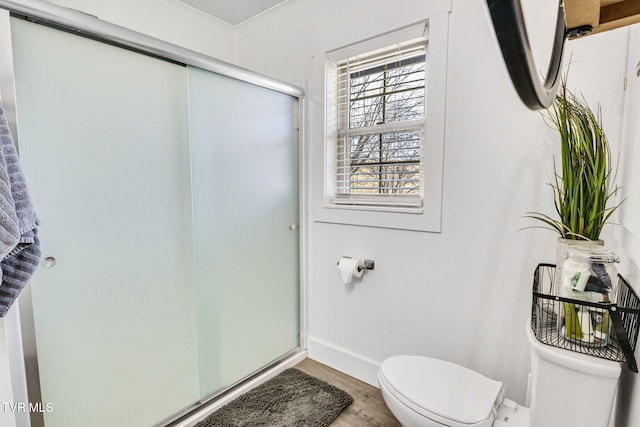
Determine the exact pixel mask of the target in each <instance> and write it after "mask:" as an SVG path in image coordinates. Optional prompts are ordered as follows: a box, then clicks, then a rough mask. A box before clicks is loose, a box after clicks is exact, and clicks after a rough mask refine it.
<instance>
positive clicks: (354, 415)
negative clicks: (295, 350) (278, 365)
mask: <svg viewBox="0 0 640 427" xmlns="http://www.w3.org/2000/svg"><path fill="white" fill-rule="evenodd" d="M294 367H295V368H296V369H299V370H301V371H302V372H305V373H307V374H309V375H311V376H314V377H316V378H318V379H320V380H322V381H324V382H326V383H329V384H331V385H333V386H335V387H338V388H340V389H342V390H344V391H346V392H347V393H349V394H350V395H351V397H353V403H352V404H351V405H349V406H348V407H347V408H346V409H345V410H344V411H342V413H341V414H340V415H339V416H338V418H336V419H335V421H334V422H333V423H331V427H367V426H376V427H400V423H399V422H398V420H396V419H395V417H394V416H393V414H391V412H389V409H388V408H387V405H385V403H384V400H383V399H382V394H380V390H378V389H377V388H375V387H372V386H370V385H369V384H367V383H364V382H362V381H360V380H357V379H355V378H353V377H350V376H349V375H346V374H343V373H342V372H340V371H337V370H335V369H333V368H330V367H328V366H325V365H323V364H321V363H318V362H316V361H315V360H312V359H305V360H303V361H302V362H300V363H299V364H297V365H296V366H294Z"/></svg>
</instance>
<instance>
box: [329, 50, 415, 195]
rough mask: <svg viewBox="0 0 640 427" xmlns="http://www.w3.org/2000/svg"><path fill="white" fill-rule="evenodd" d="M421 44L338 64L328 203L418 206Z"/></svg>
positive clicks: (368, 54)
mask: <svg viewBox="0 0 640 427" xmlns="http://www.w3.org/2000/svg"><path fill="white" fill-rule="evenodd" d="M426 57H427V40H426V39H425V38H419V39H415V40H412V41H409V42H406V43H401V44H396V45H394V46H392V47H389V48H386V49H379V50H376V51H373V52H369V53H366V54H363V55H358V56H354V57H351V58H348V59H346V60H344V61H339V62H336V63H335V64H334V65H335V69H334V74H333V75H334V76H335V82H334V83H333V85H334V86H333V87H334V91H335V98H334V99H333V102H334V105H335V110H334V113H335V128H336V157H337V158H336V172H335V174H336V180H335V194H334V199H333V202H334V203H336V204H350V205H374V206H375V205H379V206H403V207H419V206H422V194H423V189H422V181H423V178H422V177H423V173H422V164H423V162H422V141H423V135H424V126H425V96H426V91H425V83H426Z"/></svg>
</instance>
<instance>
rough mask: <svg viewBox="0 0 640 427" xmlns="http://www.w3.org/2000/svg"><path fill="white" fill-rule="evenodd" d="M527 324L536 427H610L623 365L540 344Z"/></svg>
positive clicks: (533, 418) (531, 388)
mask: <svg viewBox="0 0 640 427" xmlns="http://www.w3.org/2000/svg"><path fill="white" fill-rule="evenodd" d="M530 324H531V323H530V322H529V323H528V324H527V338H528V341H529V348H530V350H531V377H530V384H529V387H530V390H529V393H528V397H529V402H527V404H528V406H529V408H530V413H531V426H532V427H550V426H566V427H573V426H575V427H602V426H606V425H608V424H609V418H610V416H611V408H612V406H613V399H614V396H615V393H616V389H617V386H618V378H619V377H620V371H621V367H620V363H619V362H614V361H611V360H605V359H600V358H597V357H593V356H588V355H586V354H581V353H576V352H572V351H569V350H564V349H560V348H556V347H552V346H549V345H546V344H542V343H541V342H539V341H538V340H537V339H536V337H535V336H534V334H533V332H532V331H531V327H530Z"/></svg>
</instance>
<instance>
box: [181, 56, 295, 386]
mask: <svg viewBox="0 0 640 427" xmlns="http://www.w3.org/2000/svg"><path fill="white" fill-rule="evenodd" d="M189 109H190V111H189V114H190V140H191V159H192V160H191V164H192V170H193V202H194V231H195V234H194V244H195V246H194V247H195V280H196V289H197V296H198V327H199V328H198V341H199V343H200V349H199V360H200V387H201V395H202V397H203V398H205V397H207V396H209V395H211V394H213V393H215V392H217V391H219V390H221V389H222V388H224V387H227V386H229V385H231V384H233V383H235V382H237V381H239V380H241V379H242V378H244V377H246V376H248V375H249V374H251V373H253V372H254V371H256V370H258V369H260V368H262V367H264V366H265V365H268V364H269V363H271V362H272V361H274V360H275V359H277V358H279V357H280V356H282V355H284V354H286V353H288V352H289V351H291V350H293V349H295V348H296V347H297V346H298V345H299V320H298V312H299V291H298V289H299V268H298V265H299V255H298V253H299V252H298V238H299V233H298V227H297V224H298V128H297V127H298V100H297V98H293V97H291V96H289V95H284V94H281V93H278V92H274V91H271V90H269V89H264V88H261V87H257V86H254V85H251V84H248V83H244V82H240V81H238V80H234V79H232V78H229V77H224V76H221V75H218V74H215V73H211V72H207V71H203V70H200V69H197V68H189Z"/></svg>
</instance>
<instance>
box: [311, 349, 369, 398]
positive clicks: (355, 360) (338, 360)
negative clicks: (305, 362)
mask: <svg viewBox="0 0 640 427" xmlns="http://www.w3.org/2000/svg"><path fill="white" fill-rule="evenodd" d="M307 346H308V347H307V352H308V354H309V358H310V359H313V360H316V361H318V362H320V363H322V364H324V365H327V366H330V367H332V368H333V369H337V370H338V371H340V372H344V373H345V374H347V375H350V376H352V377H354V378H357V379H359V380H360V381H364V382H365V383H367V384H369V385H372V386H374V387H378V388H379V385H378V369H380V364H379V363H377V362H376V361H374V360H371V359H369V358H366V357H364V356H362V355H360V354H356V353H353V352H351V351H349V350H346V349H344V348H341V347H338V346H336V345H333V344H331V343H328V342H326V341H322V340H320V339H317V338H312V337H309V340H308V343H307Z"/></svg>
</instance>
